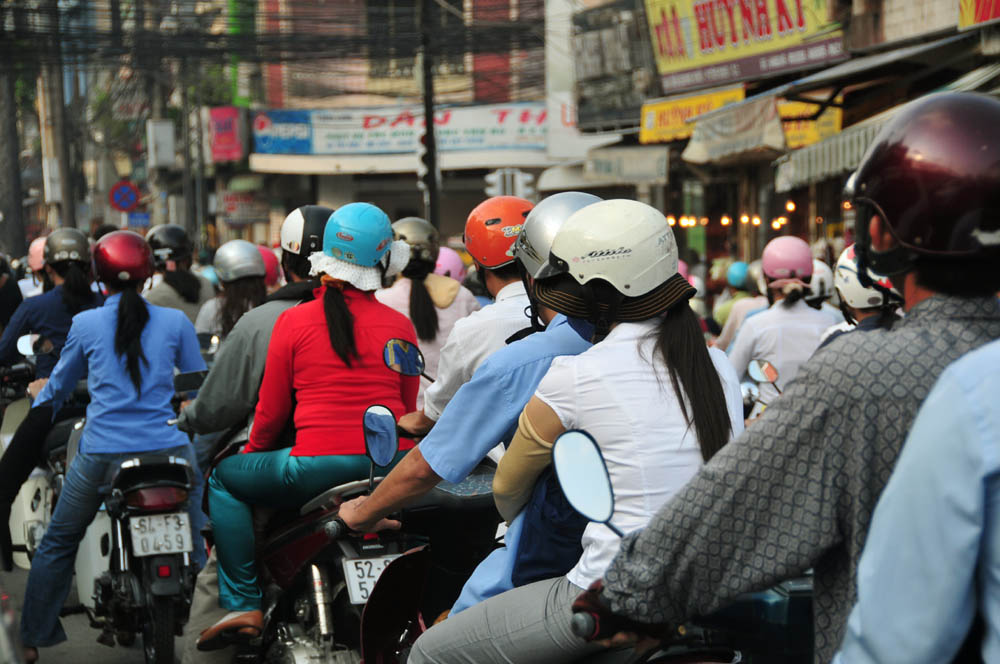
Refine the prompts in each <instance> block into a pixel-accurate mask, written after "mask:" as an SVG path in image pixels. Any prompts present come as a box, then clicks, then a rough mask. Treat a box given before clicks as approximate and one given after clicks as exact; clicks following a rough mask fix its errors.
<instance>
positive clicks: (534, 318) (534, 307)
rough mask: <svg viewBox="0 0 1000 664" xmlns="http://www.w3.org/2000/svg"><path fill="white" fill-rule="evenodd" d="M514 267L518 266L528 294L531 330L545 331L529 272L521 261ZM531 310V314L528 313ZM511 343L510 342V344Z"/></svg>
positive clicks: (516, 262)
mask: <svg viewBox="0 0 1000 664" xmlns="http://www.w3.org/2000/svg"><path fill="white" fill-rule="evenodd" d="M514 265H516V266H517V272H518V274H520V275H521V283H522V284H524V292H525V293H527V294H528V302H529V304H528V307H527V308H526V309H525V312H526V313H528V318H529V319H530V320H531V329H532V331H534V332H541V331H543V330H544V329H545V323H543V322H542V318H541V316H540V315H539V311H538V300H536V299H535V294H534V293H533V292H532V289H531V281H530V280H529V279H528V270H527V269H525V267H524V265H523V264H522V263H521V261H514ZM528 310H530V312H528ZM508 343H509V342H508Z"/></svg>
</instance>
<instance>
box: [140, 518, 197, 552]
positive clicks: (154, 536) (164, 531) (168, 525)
mask: <svg viewBox="0 0 1000 664" xmlns="http://www.w3.org/2000/svg"><path fill="white" fill-rule="evenodd" d="M129 531H130V532H131V533H132V555H134V556H139V557H142V556H157V555H160V554H164V553H187V552H189V551H191V550H192V549H193V548H194V547H193V546H192V545H191V524H190V522H189V521H188V515H187V512H174V513H171V514H150V515H148V516H133V517H131V518H130V519H129Z"/></svg>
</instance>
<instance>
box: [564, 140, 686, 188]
mask: <svg viewBox="0 0 1000 664" xmlns="http://www.w3.org/2000/svg"><path fill="white" fill-rule="evenodd" d="M669 153H670V151H669V150H668V149H667V147H666V146H665V145H664V146H660V147H638V146H635V147H632V146H630V147H620V148H619V147H614V148H594V149H593V150H591V151H590V152H588V153H587V159H586V161H584V162H583V177H584V178H586V179H588V180H595V181H600V182H604V183H606V182H609V181H611V182H620V183H623V184H634V183H636V182H644V183H650V184H666V183H667V158H668V155H669Z"/></svg>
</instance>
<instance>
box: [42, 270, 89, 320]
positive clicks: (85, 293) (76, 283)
mask: <svg viewBox="0 0 1000 664" xmlns="http://www.w3.org/2000/svg"><path fill="white" fill-rule="evenodd" d="M51 265H52V269H53V270H55V271H56V274H58V275H59V276H60V277H62V280H63V284H62V301H63V306H64V307H66V311H68V312H69V313H70V315H71V316H72V315H75V314H78V313H80V312H81V311H83V310H84V309H89V308H90V307H92V306H94V305H95V304H96V296H95V294H94V291H92V290H90V266H89V265H87V264H86V263H81V262H79V261H59V262H58V263H52V264H51Z"/></svg>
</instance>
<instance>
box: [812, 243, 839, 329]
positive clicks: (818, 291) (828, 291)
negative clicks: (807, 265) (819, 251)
mask: <svg viewBox="0 0 1000 664" xmlns="http://www.w3.org/2000/svg"><path fill="white" fill-rule="evenodd" d="M836 294H837V292H836V289H835V288H834V283H833V270H831V269H830V266H829V265H827V264H826V263H824V262H823V261H821V260H819V259H817V258H814V259H813V273H812V277H811V278H810V279H809V293H808V294H807V295H806V296H805V297H804V298H803V299H804V300H805V301H806V304H808V305H809V306H810V307H812V308H813V309H816V310H817V311H822V312H823V313H825V314H826V315H828V316H829V317H830V321H831V324H835V323H839V322H840V319H841V315H840V311H838V310H837V308H836V307H834V306H833V305H832V304H830V300H831V299H832V298H833V297H834V296H835V295H836Z"/></svg>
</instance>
